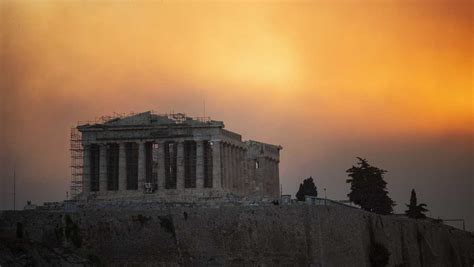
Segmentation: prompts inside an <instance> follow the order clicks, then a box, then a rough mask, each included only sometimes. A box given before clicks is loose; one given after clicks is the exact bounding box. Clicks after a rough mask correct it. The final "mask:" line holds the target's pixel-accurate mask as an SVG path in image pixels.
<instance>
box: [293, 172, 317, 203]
mask: <svg viewBox="0 0 474 267" xmlns="http://www.w3.org/2000/svg"><path fill="white" fill-rule="evenodd" d="M304 196H314V197H317V196H318V190H317V188H316V185H314V181H313V177H309V178H308V179H304V180H303V183H302V184H300V189H299V190H298V193H296V199H298V201H304Z"/></svg>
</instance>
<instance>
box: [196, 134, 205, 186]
mask: <svg viewBox="0 0 474 267" xmlns="http://www.w3.org/2000/svg"><path fill="white" fill-rule="evenodd" d="M203 142H204V141H201V140H199V141H196V188H199V189H201V188H203V186H204V144H203Z"/></svg>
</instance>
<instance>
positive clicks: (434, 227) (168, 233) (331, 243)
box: [0, 205, 474, 266]
mask: <svg viewBox="0 0 474 267" xmlns="http://www.w3.org/2000/svg"><path fill="white" fill-rule="evenodd" d="M0 236H1V237H2V240H7V239H8V240H14V242H26V243H18V246H19V247H22V246H23V245H22V244H24V251H26V252H25V253H26V254H28V253H29V254H38V255H40V256H39V258H38V257H36V258H35V257H33V258H32V260H33V261H35V260H38V261H39V260H41V259H48V258H50V257H53V254H50V253H49V251H53V252H55V251H59V252H58V253H59V254H61V255H63V253H65V254H64V255H65V257H63V258H65V259H68V257H66V254H67V253H70V254H71V255H74V256H71V257H69V258H74V257H77V258H76V259H79V260H77V261H74V262H73V263H71V264H84V265H87V264H90V263H103V264H106V265H116V264H138V265H145V264H146V265H176V264H178V265H193V266H194V265H198V266H200V265H237V266H238V265H266V266H274V265H277V266H278V265H299V266H371V264H372V263H373V262H374V261H378V262H379V263H380V262H383V261H384V259H386V260H387V261H388V265H389V266H472V264H473V263H474V236H473V235H472V234H471V233H469V232H465V231H461V230H458V229H455V228H452V227H450V226H446V225H442V224H439V223H435V222H430V221H425V220H413V219H408V218H400V217H394V216H380V215H375V214H372V213H368V212H364V211H361V210H357V209H352V208H346V207H337V206H310V205H290V206H273V205H272V206H221V207H197V206H171V205H167V206H161V205H156V206H154V207H153V206H146V207H143V208H140V207H137V206H134V207H121V208H100V209H90V208H88V209H79V210H78V211H77V212H74V213H67V214H65V213H63V212H59V211H38V210H36V211H17V212H11V211H10V212H2V213H1V214H0ZM0 242H1V243H2V247H1V250H0V265H2V266H3V265H7V263H6V262H5V260H4V259H5V258H6V259H11V258H12V256H8V257H3V255H10V254H11V253H12V252H11V251H12V249H11V247H8V246H6V245H4V244H3V243H4V241H0ZM28 242H33V244H36V245H33V247H31V246H32V245H31V243H28ZM36 246H41V248H44V250H43V249H37V248H36ZM30 251H35V252H32V253H30ZM20 254H21V253H20ZM29 254H28V255H29ZM384 257H385V258H384ZM81 259H82V260H84V261H83V262H80V260H81Z"/></svg>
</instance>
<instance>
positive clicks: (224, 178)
mask: <svg viewBox="0 0 474 267" xmlns="http://www.w3.org/2000/svg"><path fill="white" fill-rule="evenodd" d="M221 146H222V152H221V153H222V187H223V188H228V187H229V175H228V173H227V169H228V163H227V159H228V151H227V144H226V143H224V142H221Z"/></svg>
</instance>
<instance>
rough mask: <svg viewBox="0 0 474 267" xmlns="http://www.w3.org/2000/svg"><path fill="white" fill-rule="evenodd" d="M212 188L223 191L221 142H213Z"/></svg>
mask: <svg viewBox="0 0 474 267" xmlns="http://www.w3.org/2000/svg"><path fill="white" fill-rule="evenodd" d="M212 142H213V144H212V188H214V189H222V183H221V142H220V141H212Z"/></svg>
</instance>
